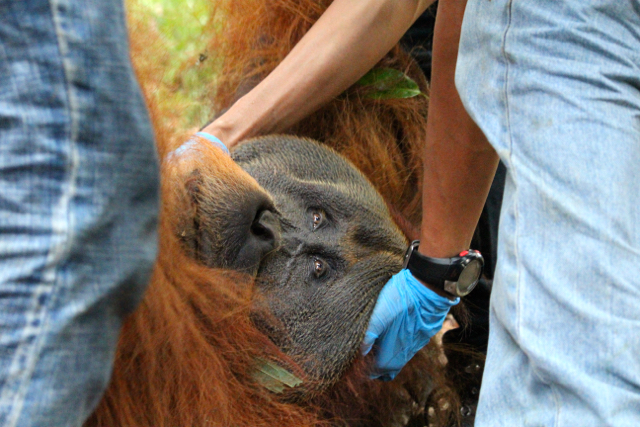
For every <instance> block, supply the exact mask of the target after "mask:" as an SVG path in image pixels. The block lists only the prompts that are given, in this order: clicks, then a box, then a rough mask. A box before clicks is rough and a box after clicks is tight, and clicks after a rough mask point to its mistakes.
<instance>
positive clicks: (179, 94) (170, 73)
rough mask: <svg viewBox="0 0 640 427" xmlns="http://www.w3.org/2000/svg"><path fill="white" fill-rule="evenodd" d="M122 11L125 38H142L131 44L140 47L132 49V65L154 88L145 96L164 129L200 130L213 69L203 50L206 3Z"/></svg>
mask: <svg viewBox="0 0 640 427" xmlns="http://www.w3.org/2000/svg"><path fill="white" fill-rule="evenodd" d="M127 11H128V19H129V25H130V29H131V32H132V33H133V32H135V33H136V34H146V35H147V36H148V37H147V39H146V40H133V39H132V43H134V44H136V43H137V44H139V45H140V44H141V45H140V46H138V47H137V49H136V48H135V46H134V49H132V51H133V61H134V64H135V66H136V70H137V71H138V74H139V75H141V76H144V78H141V80H143V81H144V84H147V85H149V84H153V85H154V87H153V88H152V90H151V91H149V90H147V91H146V93H147V94H149V93H151V94H152V96H153V98H152V99H149V100H148V102H149V103H152V104H155V105H157V106H158V108H159V111H158V113H159V117H160V120H164V121H171V123H165V124H166V125H168V126H169V127H171V128H174V129H176V131H178V132H180V131H186V130H189V131H192V130H193V129H194V128H199V127H201V126H203V125H204V124H206V123H207V121H208V120H210V119H211V117H212V116H213V113H212V110H211V102H210V100H209V95H210V94H211V88H212V87H213V86H214V85H215V80H216V74H217V72H216V70H217V68H218V67H219V64H218V63H217V61H216V58H215V57H212V55H210V54H209V52H207V49H206V46H207V43H208V36H209V35H210V33H209V32H207V31H205V30H206V29H207V26H208V25H212V22H211V21H212V20H211V16H210V15H211V13H212V12H211V11H212V8H211V1H207V0H127ZM141 27H144V29H143V31H140V29H141ZM141 50H143V51H144V54H136V51H138V52H140V51H141ZM145 61H146V62H145Z"/></svg>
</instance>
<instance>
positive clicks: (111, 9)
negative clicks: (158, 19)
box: [0, 0, 158, 426]
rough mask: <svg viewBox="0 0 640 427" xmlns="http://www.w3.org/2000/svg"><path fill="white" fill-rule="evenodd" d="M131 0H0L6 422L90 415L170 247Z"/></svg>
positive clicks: (1, 361) (0, 407)
mask: <svg viewBox="0 0 640 427" xmlns="http://www.w3.org/2000/svg"><path fill="white" fill-rule="evenodd" d="M157 209H158V169H157V161H156V154H155V149H154V146H153V134H152V130H151V126H150V122H149V118H148V116H147V113H146V109H145V105H144V102H143V99H142V96H141V93H140V90H139V87H138V84H137V82H136V80H135V77H134V75H133V71H132V68H131V64H130V60H129V52H128V45H127V32H126V26H125V20H124V11H123V6H122V2H121V1H120V0H116V1H110V0H102V1H93V2H87V1H75V0H20V1H12V0H0V425H2V426H79V425H81V424H82V423H83V421H84V420H85V418H86V417H87V416H88V415H89V414H90V413H91V411H92V410H93V408H94V407H95V405H96V404H97V402H98V401H99V399H100V396H101V394H102V392H103V391H104V389H105V387H106V385H107V383H108V380H109V376H110V373H111V368H112V363H113V355H114V352H115V346H116V342H117V338H118V333H119V330H120V327H121V323H122V320H123V317H124V316H125V315H126V314H128V313H130V312H131V311H132V310H133V308H134V307H135V305H136V303H137V302H138V301H139V299H140V297H141V295H142V292H143V289H144V285H145V283H146V282H147V280H148V277H149V273H150V271H151V268H152V263H153V260H154V258H155V253H156V239H157V236H156V221H157Z"/></svg>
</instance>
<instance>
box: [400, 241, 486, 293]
mask: <svg viewBox="0 0 640 427" xmlns="http://www.w3.org/2000/svg"><path fill="white" fill-rule="evenodd" d="M418 246H420V241H419V240H414V241H413V242H411V244H410V245H409V248H408V249H407V252H406V253H405V254H404V265H403V268H406V269H408V270H409V271H410V272H411V274H413V275H414V276H415V277H416V278H417V279H419V280H422V281H423V282H425V283H428V284H429V285H431V286H435V287H437V288H438V289H441V290H443V291H445V292H447V293H449V294H451V295H454V296H458V297H463V296H465V295H468V294H469V292H471V291H472V290H473V288H475V287H476V285H477V284H478V280H480V276H481V275H482V267H483V266H484V259H483V258H482V255H481V254H480V252H478V251H475V250H473V249H469V250H468V251H463V252H460V254H459V255H458V256H455V257H452V258H431V257H428V256H424V255H422V254H421V253H419V252H418Z"/></svg>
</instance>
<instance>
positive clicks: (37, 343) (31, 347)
mask: <svg viewBox="0 0 640 427" xmlns="http://www.w3.org/2000/svg"><path fill="white" fill-rule="evenodd" d="M57 6H58V1H57V0H49V7H50V12H51V20H52V24H53V28H54V30H55V33H56V39H57V42H58V52H59V55H60V63H61V66H62V70H63V73H64V83H65V89H66V90H65V92H66V97H67V102H66V105H67V111H68V114H69V121H70V124H69V125H68V126H67V129H66V132H65V134H64V135H65V139H66V141H67V142H68V154H69V160H68V161H67V162H66V165H65V177H64V178H63V180H62V183H63V185H64V186H63V188H62V192H61V197H60V199H59V202H58V204H57V206H56V207H54V208H53V209H52V215H51V228H52V234H51V235H52V241H51V246H50V248H49V253H48V255H47V259H46V261H45V268H44V270H43V274H42V283H40V284H39V285H38V286H37V287H36V290H35V292H34V300H35V301H39V299H40V297H41V296H42V295H44V294H46V293H47V289H49V293H50V298H49V300H48V301H47V303H46V304H47V305H48V306H49V307H51V306H53V305H55V296H56V295H57V293H58V292H56V291H57V290H58V289H56V283H57V281H58V280H62V278H61V276H62V274H61V272H60V271H58V264H59V262H60V261H61V260H62V259H64V256H65V254H67V253H68V252H69V244H68V242H71V241H73V227H72V226H71V222H72V213H71V210H70V206H69V205H70V202H71V199H72V198H73V196H74V194H75V192H76V185H75V183H76V179H77V172H78V164H79V157H78V149H77V146H76V143H75V142H76V140H77V138H78V126H79V120H78V116H79V114H78V113H79V111H78V106H77V103H76V102H75V99H74V97H73V95H72V88H71V83H70V74H71V68H72V65H71V64H70V63H69V59H68V58H67V57H66V55H67V53H68V46H67V43H66V38H65V34H64V31H63V30H62V29H61V28H62V25H61V22H60V16H59V14H58V9H57ZM56 237H61V238H56ZM46 284H51V285H50V286H47V285H46ZM30 314H31V315H30ZM48 314H49V313H48V309H47V307H46V305H45V307H43V308H42V310H38V312H36V313H28V314H27V318H26V322H25V323H26V325H27V327H26V328H25V329H24V333H23V337H27V336H28V335H29V334H31V333H33V334H34V336H35V339H34V341H33V343H31V344H22V345H21V346H20V347H19V348H18V349H17V350H16V356H15V358H14V363H13V365H14V366H15V363H19V361H18V360H19V359H20V357H21V356H22V355H23V354H24V355H25V356H26V357H25V359H26V366H25V373H24V374H23V375H21V377H22V379H21V381H19V383H18V384H19V385H18V388H17V390H16V391H15V395H14V399H12V400H13V402H14V405H12V406H13V409H12V411H11V413H10V415H9V417H8V423H7V426H8V427H15V426H16V425H17V423H18V422H19V420H20V416H21V413H22V408H23V406H24V402H25V397H26V395H27V393H28V391H29V388H30V385H31V378H32V376H33V373H34V371H35V369H36V365H37V362H38V358H39V355H40V352H41V349H42V346H43V341H44V339H45V338H44V337H45V334H46V331H47V330H48V323H47V320H48V317H49V316H48ZM37 317H38V318H39V320H40V322H39V327H33V326H31V325H32V324H33V323H34V321H35V320H36V318H37ZM34 332H36V333H34ZM27 341H28V340H25V341H24V342H25V343H26V342H27Z"/></svg>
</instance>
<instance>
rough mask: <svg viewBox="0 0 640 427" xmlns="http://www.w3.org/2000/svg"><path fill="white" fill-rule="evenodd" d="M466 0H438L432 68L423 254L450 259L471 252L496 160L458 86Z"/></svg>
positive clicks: (422, 232) (426, 153) (425, 180)
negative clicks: (462, 100)
mask: <svg viewBox="0 0 640 427" xmlns="http://www.w3.org/2000/svg"><path fill="white" fill-rule="evenodd" d="M465 4H466V0H440V3H439V6H438V18H437V20H436V28H435V34H434V45H433V70H432V85H431V98H430V104H429V119H428V125H427V147H426V152H425V163H424V166H425V171H424V190H423V218H422V229H421V242H420V248H419V251H420V252H421V253H423V254H425V255H428V256H432V257H450V256H453V255H456V254H457V253H459V252H460V251H462V250H464V249H468V248H469V244H470V243H471V238H472V236H473V232H474V230H475V227H476V224H477V222H478V219H479V217H480V214H481V213H482V207H483V205H484V202H485V200H486V197H487V194H488V192H489V188H490V187H491V182H492V180H493V176H494V174H495V170H496V167H497V165H498V156H497V154H496V152H495V151H494V150H493V148H492V147H491V145H490V144H489V143H488V142H487V140H486V138H485V136H484V134H483V133H482V131H481V130H480V128H478V126H477V125H476V124H475V123H474V122H473V121H472V120H471V118H470V117H469V115H468V114H467V112H466V110H465V109H464V106H463V105H462V102H461V101H460V97H459V96H458V92H457V90H456V88H455V84H454V77H455V63H456V58H457V54H458V42H459V40H460V26H461V23H462V17H463V14H464V7H465Z"/></svg>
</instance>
